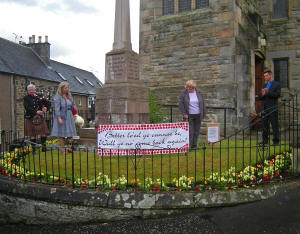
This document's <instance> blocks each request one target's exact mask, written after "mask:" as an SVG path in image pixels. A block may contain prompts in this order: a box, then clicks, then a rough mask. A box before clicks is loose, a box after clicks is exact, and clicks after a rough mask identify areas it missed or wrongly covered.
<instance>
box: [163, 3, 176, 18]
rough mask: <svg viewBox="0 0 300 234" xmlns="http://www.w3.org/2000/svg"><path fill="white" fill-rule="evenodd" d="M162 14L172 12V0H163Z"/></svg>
mask: <svg viewBox="0 0 300 234" xmlns="http://www.w3.org/2000/svg"><path fill="white" fill-rule="evenodd" d="M162 8H163V15H171V14H174V0H163V6H162Z"/></svg>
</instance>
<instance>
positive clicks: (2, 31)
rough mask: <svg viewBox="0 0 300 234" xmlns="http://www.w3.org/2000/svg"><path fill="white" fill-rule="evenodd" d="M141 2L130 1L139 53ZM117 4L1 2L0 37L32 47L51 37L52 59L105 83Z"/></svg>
mask: <svg viewBox="0 0 300 234" xmlns="http://www.w3.org/2000/svg"><path fill="white" fill-rule="evenodd" d="M139 6H140V0H130V21H131V43H132V49H133V50H134V51H135V52H137V53H138V52H139ZM114 20H115V0H0V37H2V38H5V39H7V40H10V41H13V42H17V43H18V42H19V41H20V40H22V41H24V42H26V43H28V42H29V37H30V36H32V35H35V41H36V42H37V41H38V36H42V42H44V40H45V36H46V35H47V36H48V42H49V43H50V44H51V49H50V58H51V59H52V60H55V61H58V62H62V63H65V64H68V65H71V66H75V67H78V68H81V69H84V70H87V71H91V72H93V73H94V74H95V75H96V76H97V77H98V78H99V79H100V80H101V81H102V82H104V80H105V54H106V53H108V52H110V51H111V50H112V45H113V40H114Z"/></svg>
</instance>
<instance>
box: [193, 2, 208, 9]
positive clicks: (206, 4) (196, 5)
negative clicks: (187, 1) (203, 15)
mask: <svg viewBox="0 0 300 234" xmlns="http://www.w3.org/2000/svg"><path fill="white" fill-rule="evenodd" d="M201 2H205V6H201V5H202V4H201ZM197 3H200V4H197ZM198 5H200V6H199V7H198ZM195 7H196V9H197V10H198V9H204V8H209V0H196V2H195Z"/></svg>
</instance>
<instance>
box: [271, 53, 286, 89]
mask: <svg viewBox="0 0 300 234" xmlns="http://www.w3.org/2000/svg"><path fill="white" fill-rule="evenodd" d="M274 80H276V81H278V82H280V84H281V88H288V87H289V82H288V59H275V60H274Z"/></svg>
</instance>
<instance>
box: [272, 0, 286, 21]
mask: <svg viewBox="0 0 300 234" xmlns="http://www.w3.org/2000/svg"><path fill="white" fill-rule="evenodd" d="M287 16H288V0H273V19H280V18H286V17H287Z"/></svg>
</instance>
